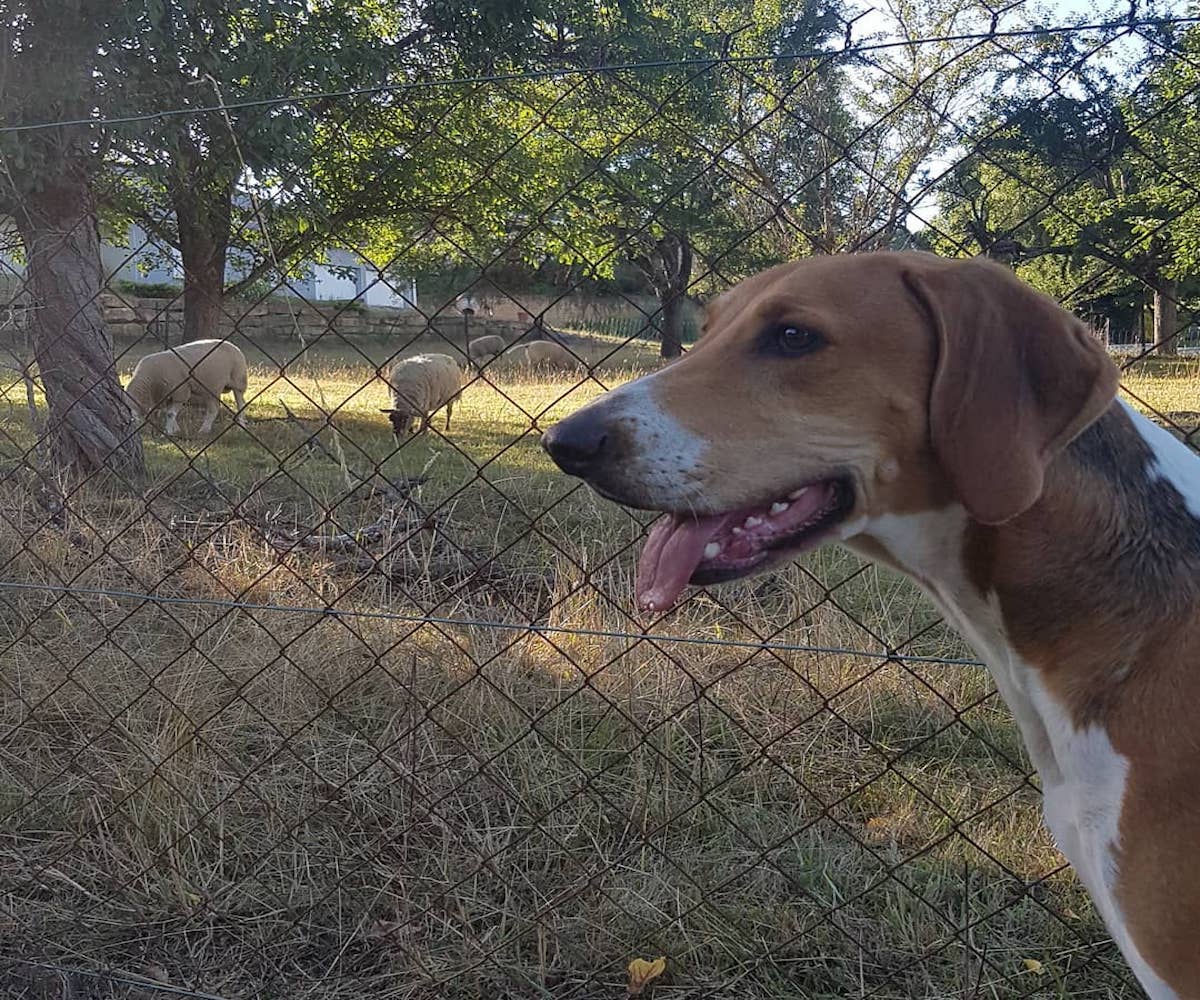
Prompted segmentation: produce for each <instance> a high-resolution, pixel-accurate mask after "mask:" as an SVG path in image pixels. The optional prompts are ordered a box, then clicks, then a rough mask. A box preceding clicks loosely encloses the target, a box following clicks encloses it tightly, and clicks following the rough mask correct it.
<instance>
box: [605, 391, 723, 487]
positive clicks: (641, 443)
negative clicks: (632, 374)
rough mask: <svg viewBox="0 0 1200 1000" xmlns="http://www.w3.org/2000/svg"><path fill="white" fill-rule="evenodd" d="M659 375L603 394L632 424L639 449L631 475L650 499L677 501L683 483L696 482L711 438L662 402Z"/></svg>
mask: <svg viewBox="0 0 1200 1000" xmlns="http://www.w3.org/2000/svg"><path fill="white" fill-rule="evenodd" d="M655 389H656V385H655V376H653V375H651V376H649V377H647V378H640V379H637V380H636V381H634V382H629V383H627V384H626V385H623V386H621V387H620V388H619V389H615V390H614V391H613V392H611V393H609V394H608V395H607V396H606V397H604V398H603V405H604V406H605V407H606V408H607V409H608V410H609V412H610V414H611V415H612V417H613V418H614V419H615V420H617V421H619V422H620V423H622V424H624V425H626V426H627V427H628V428H629V433H630V437H631V438H632V439H633V440H635V441H636V442H637V450H636V452H635V453H634V454H632V455H631V456H630V463H631V465H632V466H633V467H634V470H636V471H632V470H631V478H635V479H636V480H637V482H638V483H639V485H640V486H641V487H642V488H643V489H644V490H645V492H646V494H647V498H648V499H652V498H657V497H668V498H670V499H671V500H672V501H677V500H678V498H679V495H680V486H681V483H692V482H694V480H695V478H696V475H697V473H698V472H699V470H700V469H701V467H702V461H703V457H704V453H705V452H706V451H707V449H708V442H707V441H705V439H704V438H702V437H700V436H699V435H698V434H696V433H694V432H693V431H691V430H689V429H688V428H687V427H685V426H684V425H683V424H681V423H680V422H679V421H678V420H676V419H675V418H674V417H673V416H671V414H670V413H668V412H667V411H666V410H665V409H663V407H662V406H661V405H660V403H659V401H658V399H657V398H656V396H655Z"/></svg>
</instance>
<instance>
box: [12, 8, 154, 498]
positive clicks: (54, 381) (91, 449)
mask: <svg viewBox="0 0 1200 1000" xmlns="http://www.w3.org/2000/svg"><path fill="white" fill-rule="evenodd" d="M120 7H121V4H119V3H117V2H115V0H60V2H57V3H53V4H48V3H33V2H18V3H16V4H14V6H13V7H12V8H10V12H9V14H8V15H7V16H6V17H5V20H4V21H3V22H0V23H2V25H3V30H4V33H5V37H4V38H3V39H0V44H3V45H4V50H5V53H6V56H7V68H6V72H5V73H3V74H0V103H2V104H3V105H4V107H5V109H6V112H7V114H8V121H9V123H11V124H13V125H41V124H43V123H47V122H55V121H68V120H86V119H88V118H90V117H91V116H92V113H93V109H94V107H95V106H96V104H97V102H98V100H99V96H100V95H99V94H98V86H99V85H98V82H97V80H98V77H97V63H98V54H99V51H100V46H101V43H102V41H103V39H104V37H105V34H106V31H107V29H108V27H109V25H110V23H111V21H112V19H113V18H114V17H115V16H116V15H117V13H118V11H119V9H120ZM103 151H104V147H103V137H102V136H101V135H100V134H99V133H98V130H97V129H96V128H94V127H91V126H88V125H68V124H63V125H57V126H54V127H47V128H36V129H31V130H29V131H22V132H16V133H10V134H8V135H5V136H3V137H2V138H0V157H2V162H3V170H2V171H0V212H2V213H3V214H5V215H8V216H10V217H11V218H12V219H13V222H14V224H15V226H16V228H17V230H18V232H19V233H20V235H21V241H22V243H23V245H24V250H25V258H26V262H27V283H28V291H29V293H30V297H31V300H32V306H33V308H32V310H31V314H30V316H31V318H30V323H31V327H32V339H33V344H34V354H35V357H36V360H37V365H38V372H39V375H40V378H41V381H42V386H43V389H44V391H45V395H46V402H47V408H48V411H49V415H48V420H47V424H46V433H47V436H48V440H49V443H50V451H51V454H52V456H53V458H54V459H55V461H56V463H57V464H58V465H59V466H60V467H61V468H62V469H64V471H66V472H67V474H68V475H69V476H70V477H72V478H76V479H78V478H80V477H83V476H86V475H87V474H90V473H93V472H96V471H98V470H100V469H104V468H110V469H113V470H114V471H117V472H119V473H123V474H125V475H127V476H130V475H136V474H138V473H140V472H141V471H142V469H143V459H142V448H141V439H140V438H139V436H138V435H137V433H136V431H135V429H134V420H133V414H132V412H131V411H130V408H129V405H128V403H127V401H126V398H125V394H124V392H122V390H121V385H120V382H119V381H118V380H117V375H116V367H115V364H114V359H113V346H112V340H111V338H110V337H109V335H108V332H107V331H106V330H105V328H104V324H103V319H102V316H101V312H100V291H101V287H102V282H103V275H102V268H101V264H100V250H99V237H98V233H97V220H96V204H95V199H94V195H93V189H92V184H93V180H94V177H95V174H96V171H97V169H98V167H99V165H100V160H101V156H102V154H103Z"/></svg>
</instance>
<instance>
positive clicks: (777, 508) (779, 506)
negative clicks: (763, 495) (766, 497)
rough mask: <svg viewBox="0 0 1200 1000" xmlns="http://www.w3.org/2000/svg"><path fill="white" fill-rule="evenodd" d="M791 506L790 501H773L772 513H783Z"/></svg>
mask: <svg viewBox="0 0 1200 1000" xmlns="http://www.w3.org/2000/svg"><path fill="white" fill-rule="evenodd" d="M790 506H791V504H790V503H773V504H771V513H772V514H782V513H783V512H784V511H785V510H787V509H788V508H789V507H790Z"/></svg>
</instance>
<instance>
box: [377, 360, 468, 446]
mask: <svg viewBox="0 0 1200 1000" xmlns="http://www.w3.org/2000/svg"><path fill="white" fill-rule="evenodd" d="M387 381H388V385H389V386H390V387H391V390H392V405H391V408H390V409H386V410H381V411H380V412H382V413H386V414H387V415H388V419H390V420H391V422H392V433H394V434H395V435H396V438H397V439H398V440H399V439H401V438H406V437H409V436H410V435H412V434H413V433H417V434H422V433H424V432H425V431H426V430H427V429H428V427H429V421H430V418H431V417H432V416H433V414H434V413H435V412H436V411H438V410H440V409H441V408H442V407H443V406H444V407H445V408H446V430H450V415H451V414H452V413H453V412H454V404H455V403H456V402H457V401H458V398H459V396H460V395H461V394H462V373H461V372H460V371H459V369H458V362H457V361H455V360H454V359H453V358H452V357H450V356H449V355H447V354H414V355H413V356H412V357H410V358H401V359H400V360H399V361H397V362H396V363H395V364H394V365H393V366H392V370H391V371H390V372H389V373H388V378H387ZM414 420H416V421H419V425H418V428H417V430H416V431H415V432H414V430H413V421H414Z"/></svg>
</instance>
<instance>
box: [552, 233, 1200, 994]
mask: <svg viewBox="0 0 1200 1000" xmlns="http://www.w3.org/2000/svg"><path fill="white" fill-rule="evenodd" d="M1117 390H1118V370H1117V368H1116V366H1115V365H1114V364H1113V362H1112V361H1111V359H1110V358H1109V357H1108V355H1107V353H1106V352H1105V350H1104V349H1103V347H1102V346H1101V344H1100V343H1099V342H1098V341H1097V340H1096V339H1095V338H1094V337H1093V336H1092V335H1091V333H1090V331H1089V330H1088V328H1087V327H1086V326H1085V325H1084V324H1083V323H1082V322H1080V321H1079V320H1078V319H1076V318H1075V317H1074V316H1072V315H1071V314H1070V313H1068V312H1067V311H1066V310H1064V309H1063V308H1061V307H1060V306H1059V305H1058V304H1057V303H1056V302H1055V301H1054V300H1053V299H1051V298H1049V297H1048V296H1046V295H1043V294H1042V293H1040V292H1038V291H1036V290H1035V289H1033V288H1032V287H1030V286H1029V285H1027V284H1025V283H1024V282H1022V281H1021V280H1019V279H1018V278H1017V276H1016V275H1015V274H1014V273H1013V272H1011V271H1010V270H1008V269H1007V268H1004V267H1002V266H1000V265H998V264H994V263H991V262H988V261H985V260H979V259H975V260H959V261H954V260H947V259H943V258H939V257H935V256H933V255H930V254H925V253H919V252H880V253H867V254H857V255H839V256H833V257H822V258H810V259H807V260H803V261H800V262H797V263H790V264H784V265H781V266H779V267H775V268H773V269H771V270H768V271H765V272H763V273H761V274H758V275H755V276H753V277H751V278H749V279H747V280H745V281H743V282H741V283H740V284H738V285H736V286H735V287H733V288H732V289H731V290H729V291H728V292H726V293H725V294H723V295H722V296H721V297H720V298H719V299H718V300H716V301H715V302H714V303H713V304H712V306H711V307H710V308H709V311H708V314H707V316H706V320H705V324H704V329H703V331H702V334H701V338H700V340H699V342H698V343H697V345H696V347H695V348H694V349H693V350H692V351H691V352H689V353H688V354H687V355H686V356H684V357H682V358H680V359H678V360H676V361H674V362H672V363H670V364H668V365H667V366H666V367H664V368H662V369H661V370H660V371H658V372H655V373H654V374H652V375H648V376H645V377H643V378H640V379H637V380H635V381H633V382H630V383H628V384H626V385H624V386H622V387H620V388H618V389H616V390H614V391H612V392H609V393H607V394H606V395H604V396H602V397H600V398H599V399H597V400H596V401H594V402H592V403H591V404H589V405H588V406H585V407H584V408H582V409H581V410H579V411H577V412H576V413H574V414H572V415H571V416H570V417H567V418H566V419H564V420H562V421H560V422H558V423H557V424H555V425H554V426H552V427H551V428H550V429H549V430H548V431H546V433H545V434H544V435H543V438H542V444H543V446H544V447H545V449H546V451H547V452H548V453H549V454H550V456H551V458H552V459H553V460H554V462H555V463H556V464H557V465H558V466H559V467H560V468H561V469H562V470H563V471H564V472H566V473H569V474H571V475H573V476H577V477H579V478H581V479H583V480H584V481H586V482H587V483H588V484H589V485H590V486H591V487H592V488H593V489H595V490H596V491H597V492H598V493H600V494H601V495H602V496H604V497H606V498H608V499H610V500H613V501H616V502H617V503H621V504H624V505H626V506H629V507H633V508H638V509H642V510H652V511H661V512H663V516H662V517H661V518H660V519H659V520H658V521H657V522H656V523H655V524H654V525H653V527H652V528H651V530H650V533H649V536H648V538H647V541H646V543H645V546H644V549H643V552H642V554H641V557H640V560H639V564H638V574H637V582H636V585H635V589H636V597H637V602H638V605H639V607H640V608H641V609H642V610H643V611H646V612H651V613H658V612H663V611H666V610H668V609H669V608H670V607H671V606H672V605H673V604H674V603H675V602H676V601H677V600H678V598H679V596H680V594H681V593H682V592H683V590H684V589H685V588H686V587H687V586H688V585H689V584H694V585H702V584H713V583H719V582H721V581H723V580H732V579H737V578H739V577H745V576H748V575H750V574H754V573H759V572H762V571H764V570H767V569H769V568H771V567H773V566H778V565H780V564H782V563H785V562H787V561H788V560H791V559H794V558H795V557H796V556H798V555H799V554H800V553H802V552H804V551H806V550H810V549H813V548H815V547H816V546H819V545H821V544H823V543H826V542H835V541H836V542H841V543H844V544H846V545H847V546H849V547H850V548H851V549H853V550H855V551H857V552H859V553H861V554H863V555H865V556H867V557H869V558H871V559H874V560H878V561H880V562H882V563H886V564H888V565H890V566H893V567H895V568H897V569H899V570H901V571H903V572H904V573H906V574H908V575H909V576H910V577H911V578H912V579H914V580H915V581H916V582H917V584H918V585H919V586H920V587H921V588H922V589H923V590H924V591H925V592H926V593H927V594H928V595H929V596H930V598H931V599H932V600H933V601H934V603H935V604H936V605H937V606H938V608H939V609H940V611H941V613H942V614H943V616H944V617H945V619H946V620H947V621H948V622H949V623H950V624H951V625H953V626H954V627H955V628H956V629H957V630H958V631H959V632H960V633H961V634H962V635H963V637H964V638H965V639H966V640H968V641H969V642H970V643H971V644H972V645H973V646H974V647H975V649H976V650H977V651H978V653H979V654H980V656H981V658H982V659H983V660H984V661H985V662H986V663H987V664H988V667H989V669H990V671H991V673H992V675H993V677H994V678H995V681H996V685H997V687H998V689H999V691H1000V694H1001V695H1002V696H1003V698H1004V700H1005V701H1006V703H1007V704H1008V706H1009V707H1010V709H1011V710H1012V712H1013V715H1014V716H1015V718H1016V720H1017V723H1018V725H1019V727H1020V730H1021V733H1022V736H1023V738H1024V741H1025V744H1026V746H1027V748H1028V750H1029V753H1030V756H1031V759H1032V760H1033V763H1034V765H1035V766H1036V768H1037V770H1038V772H1039V774H1040V775H1041V778H1042V785H1043V791H1044V815H1045V820H1046V825H1047V826H1048V827H1049V829H1050V831H1051V832H1052V834H1053V835H1054V837H1055V839H1056V841H1057V843H1058V846H1059V848H1060V849H1061V850H1062V852H1063V854H1064V855H1065V856H1066V857H1067V859H1068V860H1069V861H1070V862H1071V864H1072V866H1073V867H1074V869H1075V871H1076V872H1077V873H1078V875H1079V878H1080V879H1081V881H1082V882H1083V884H1084V886H1085V887H1086V888H1087V890H1088V891H1089V893H1090V894H1091V896H1092V898H1093V900H1094V901H1095V904H1096V906H1097V909H1098V910H1099V912H1100V915H1101V917H1102V918H1103V920H1104V922H1105V925H1106V926H1107V928H1108V930H1109V931H1110V933H1111V934H1112V936H1113V938H1114V940H1115V941H1116V944H1117V946H1118V947H1119V948H1120V950H1121V952H1122V954H1123V955H1124V957H1125V959H1126V960H1127V962H1128V963H1129V966H1130V968H1131V969H1132V970H1133V972H1134V974H1135V975H1136V976H1137V978H1138V980H1139V982H1140V983H1141V984H1142V986H1143V988H1144V989H1145V991H1146V992H1147V993H1148V994H1149V995H1150V996H1151V997H1152V998H1154V1000H1183V998H1190V1000H1200V726H1198V724H1197V721H1196V720H1197V715H1198V713H1200V457H1198V456H1197V455H1196V454H1195V453H1193V452H1192V451H1191V449H1189V448H1188V447H1187V446H1186V445H1185V444H1183V443H1182V442H1181V441H1179V440H1178V439H1176V438H1175V437H1174V436H1172V435H1171V434H1170V433H1168V432H1167V431H1165V430H1163V429H1161V428H1160V427H1159V426H1158V425H1157V424H1155V423H1153V422H1151V421H1149V420H1147V419H1146V418H1145V417H1143V416H1141V415H1140V414H1139V413H1137V412H1136V411H1135V410H1134V409H1133V408H1132V407H1130V406H1128V405H1126V404H1125V403H1124V402H1122V401H1120V400H1118V399H1117Z"/></svg>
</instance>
